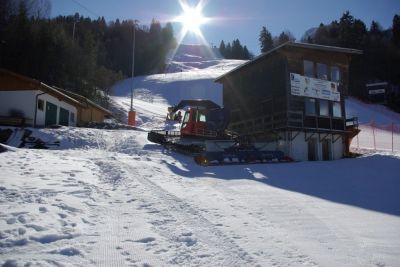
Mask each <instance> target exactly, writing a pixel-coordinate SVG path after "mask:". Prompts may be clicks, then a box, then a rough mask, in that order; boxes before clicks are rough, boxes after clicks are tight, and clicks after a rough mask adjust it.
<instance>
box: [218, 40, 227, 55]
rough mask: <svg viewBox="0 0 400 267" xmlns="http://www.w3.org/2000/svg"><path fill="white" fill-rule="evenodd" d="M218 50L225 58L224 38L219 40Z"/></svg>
mask: <svg viewBox="0 0 400 267" xmlns="http://www.w3.org/2000/svg"><path fill="white" fill-rule="evenodd" d="M219 52H220V53H221V55H222V56H223V57H224V58H226V47H225V43H224V40H222V41H221V43H220V45H219Z"/></svg>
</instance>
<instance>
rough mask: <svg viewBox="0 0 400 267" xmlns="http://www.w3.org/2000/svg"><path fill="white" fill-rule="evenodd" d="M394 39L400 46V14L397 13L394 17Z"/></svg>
mask: <svg viewBox="0 0 400 267" xmlns="http://www.w3.org/2000/svg"><path fill="white" fill-rule="evenodd" d="M392 41H393V43H394V44H395V45H396V46H397V47H400V16H399V15H397V14H396V15H394V17H393V24H392Z"/></svg>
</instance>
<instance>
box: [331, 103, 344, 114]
mask: <svg viewBox="0 0 400 267" xmlns="http://www.w3.org/2000/svg"><path fill="white" fill-rule="evenodd" d="M332 111H333V117H336V118H341V117H342V107H341V105H340V102H333V105H332Z"/></svg>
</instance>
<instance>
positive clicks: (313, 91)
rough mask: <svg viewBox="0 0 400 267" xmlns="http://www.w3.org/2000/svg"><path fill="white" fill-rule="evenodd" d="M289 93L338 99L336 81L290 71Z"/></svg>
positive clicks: (332, 99)
mask: <svg viewBox="0 0 400 267" xmlns="http://www.w3.org/2000/svg"><path fill="white" fill-rule="evenodd" d="M290 87H291V94H292V95H296V96H306V97H312V98H319V99H326V100H331V101H340V93H339V92H338V83H336V82H331V81H326V80H321V79H316V78H310V77H305V76H302V75H300V74H297V73H290Z"/></svg>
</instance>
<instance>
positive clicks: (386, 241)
mask: <svg viewBox="0 0 400 267" xmlns="http://www.w3.org/2000/svg"><path fill="white" fill-rule="evenodd" d="M178 56H179V54H178ZM200 56H201V55H193V58H195V57H197V58H198V60H199V62H200V61H201V60H200V58H199V57H200ZM176 59H177V58H176ZM184 60H185V61H178V60H177V61H175V62H177V63H176V65H179V64H183V65H185V66H186V64H187V63H185V62H186V60H187V58H185V59H184ZM207 60H208V59H207ZM192 63H193V62H191V63H190V66H189V65H188V67H187V71H184V72H180V71H179V72H175V73H167V74H160V75H151V76H146V77H137V78H135V79H134V80H133V87H134V88H135V90H134V91H135V92H134V93H135V98H134V103H133V104H134V108H135V109H136V111H137V112H138V128H139V129H138V130H100V129H89V128H73V127H62V128H60V129H34V130H33V131H34V133H33V134H34V135H35V136H40V137H41V138H43V139H44V140H46V141H50V142H54V141H58V142H59V146H53V147H51V149H49V150H31V149H23V148H15V147H10V146H5V149H6V150H7V152H3V153H0V173H1V175H0V206H1V210H0V218H1V220H0V265H2V266H172V265H174V266H363V267H364V266H399V265H400V261H399V257H398V251H400V232H399V229H400V179H399V175H398V173H399V172H400V152H395V153H388V152H372V151H371V150H368V152H367V153H366V154H364V155H363V156H361V157H359V158H355V159H342V160H336V161H329V162H326V161H325V162H323V161H319V162H296V163H288V164H258V165H257V164H248V165H236V166H219V167H207V168H204V167H200V166H198V165H196V164H195V163H194V162H193V160H192V158H190V157H188V156H185V155H181V154H177V153H175V152H172V151H168V150H166V149H164V148H162V147H161V146H159V145H156V144H152V143H150V142H148V141H147V132H146V131H145V130H148V129H152V128H162V127H173V126H174V125H168V124H166V123H165V115H166V107H167V106H168V105H171V104H175V103H176V102H177V100H180V98H191V97H194V96H196V97H199V98H206V99H213V100H216V101H218V99H220V101H221V98H220V97H221V87H220V85H218V84H215V83H213V79H214V78H215V77H216V76H218V75H219V74H220V73H223V72H224V71H227V70H228V69H230V68H232V67H234V66H236V65H237V64H240V62H239V61H229V60H217V59H216V60H215V62H214V63H215V64H214V63H213V64H212V65H209V66H207V67H204V68H193V66H194V65H193V64H192ZM200 63H201V62H200ZM200 65H203V64H202V63H201V64H198V65H197V66H200ZM206 65H207V64H204V65H203V66H206ZM189 67H190V68H189ZM131 85H132V80H125V81H121V82H120V83H118V84H117V85H116V86H115V87H114V88H113V89H114V96H112V98H113V101H114V105H115V109H117V110H123V111H124V112H126V111H127V110H128V109H129V105H130V98H129V93H130V88H131ZM196 88H200V90H196ZM219 103H221V102H219ZM347 105H348V106H349V110H351V112H350V114H351V115H357V114H360V115H362V116H365V117H362V116H361V119H360V120H361V122H364V121H365V122H368V121H369V118H368V117H367V116H373V117H374V119H375V120H377V121H378V120H379V121H380V122H381V123H384V121H385V120H386V115H385V114H384V113H382V112H380V111H379V110H375V109H374V108H368V106H365V105H364V104H361V103H358V102H357V101H356V100H354V99H349V101H348V102H347ZM367 114H369V115H367ZM22 134H23V130H21V129H18V130H17V131H15V135H14V137H13V138H12V140H11V141H12V142H10V145H13V146H18V144H19V143H18V142H17V141H18V140H17V139H18V138H17V137H18V136H21V135H22ZM360 146H361V147H362V144H360Z"/></svg>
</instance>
